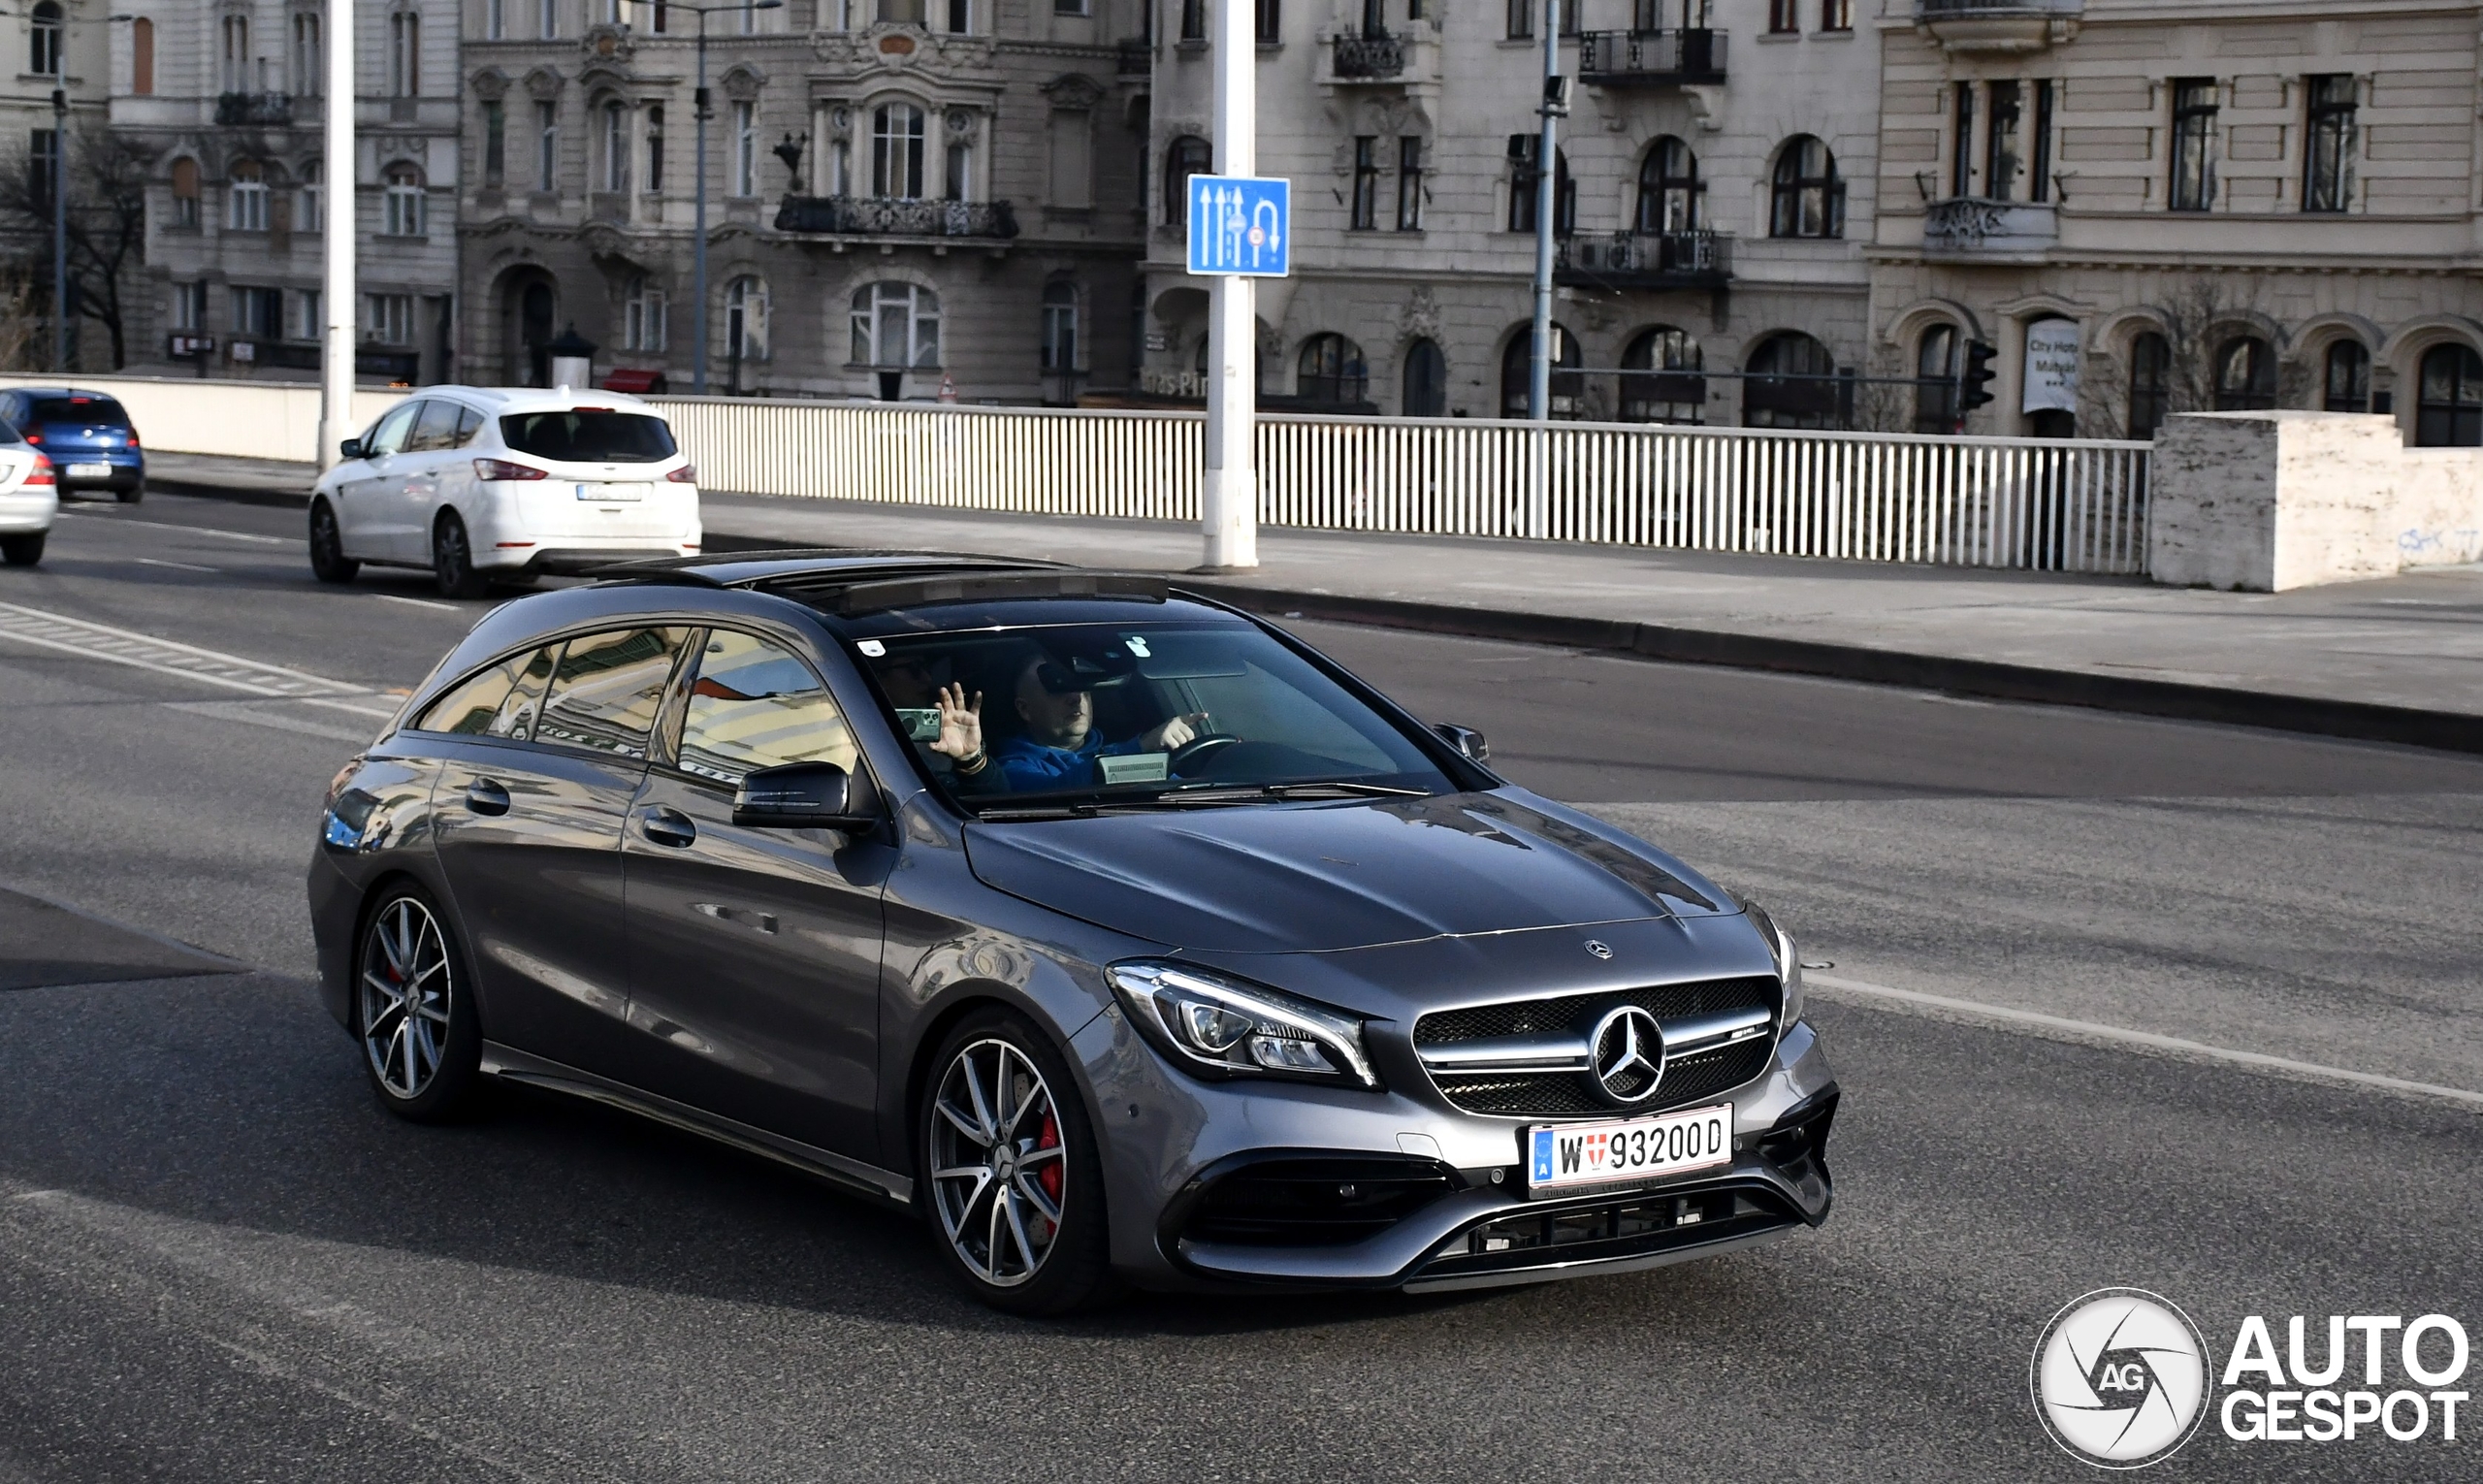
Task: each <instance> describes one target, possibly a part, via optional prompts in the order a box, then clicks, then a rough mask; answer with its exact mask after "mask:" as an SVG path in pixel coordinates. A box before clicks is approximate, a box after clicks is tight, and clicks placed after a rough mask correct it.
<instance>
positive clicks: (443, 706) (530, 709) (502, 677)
mask: <svg viewBox="0 0 2483 1484" xmlns="http://www.w3.org/2000/svg"><path fill="white" fill-rule="evenodd" d="M560 652H561V646H559V645H557V644H555V645H552V646H551V647H549V648H547V649H538V650H535V651H534V652H533V653H532V654H524V655H511V656H509V657H508V658H507V659H505V660H503V661H500V663H498V664H495V665H493V666H492V667H491V668H489V669H486V670H482V671H480V672H478V673H476V674H475V675H473V676H471V677H469V678H468V680H467V681H466V682H465V683H464V684H463V685H459V686H456V687H453V688H452V689H451V690H450V691H449V692H448V694H445V695H442V696H441V697H440V698H439V699H437V700H435V701H434V702H432V703H431V705H430V706H429V707H428V708H427V709H425V711H424V712H423V714H422V718H421V720H419V721H417V722H415V723H414V729H415V730H416V731H444V732H447V733H449V734H450V735H452V736H467V737H509V738H513V739H515V740H517V741H520V742H523V741H525V740H526V737H527V733H528V732H529V731H531V730H532V728H533V726H534V713H535V710H536V708H537V707H539V706H540V705H541V704H542V701H543V683H544V682H545V681H547V680H549V679H551V678H552V661H553V657H554V656H556V655H558V654H559V653H560Z"/></svg>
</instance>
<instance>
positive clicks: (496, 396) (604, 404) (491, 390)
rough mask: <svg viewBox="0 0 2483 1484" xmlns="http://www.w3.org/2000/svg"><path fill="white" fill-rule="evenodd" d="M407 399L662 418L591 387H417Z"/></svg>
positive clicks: (507, 409) (501, 409) (633, 402)
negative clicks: (582, 409)
mask: <svg viewBox="0 0 2483 1484" xmlns="http://www.w3.org/2000/svg"><path fill="white" fill-rule="evenodd" d="M405 396H406V399H407V400H408V401H410V400H412V399H414V398H416V397H454V398H457V399H459V400H460V401H463V402H471V403H480V404H482V405H483V406H485V407H487V408H489V409H490V410H491V411H492V412H493V413H494V414H496V415H497V414H499V413H501V412H565V411H567V410H569V409H570V408H573V407H595V408H597V409H600V410H604V411H610V412H643V413H646V414H647V415H648V416H650V417H661V416H662V415H663V414H662V413H661V411H659V410H657V409H656V408H654V407H652V406H649V405H648V404H647V403H644V402H642V401H640V400H639V399H637V398H635V397H632V396H630V395H629V393H627V392H607V391H605V390H603V389H602V388H600V387H592V386H590V387H539V386H458V385H442V386H418V387H416V388H414V389H413V390H412V391H410V392H408V393H406V394H405Z"/></svg>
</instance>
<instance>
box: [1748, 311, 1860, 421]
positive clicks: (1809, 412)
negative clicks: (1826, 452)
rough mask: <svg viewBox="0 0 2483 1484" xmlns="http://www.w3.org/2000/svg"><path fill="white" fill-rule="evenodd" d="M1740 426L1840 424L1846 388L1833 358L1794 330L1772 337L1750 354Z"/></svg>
mask: <svg viewBox="0 0 2483 1484" xmlns="http://www.w3.org/2000/svg"><path fill="white" fill-rule="evenodd" d="M1749 372H1750V374H1749V376H1748V378H1747V379H1745V380H1744V381H1743V382H1742V423H1743V425H1744V426H1746V427H1751V428H1833V427H1837V426H1838V425H1839V424H1841V423H1842V422H1844V421H1845V418H1844V416H1843V413H1844V409H1845V399H1844V398H1843V396H1842V395H1841V394H1842V393H1843V392H1844V391H1845V390H1846V384H1845V383H1841V382H1839V381H1838V380H1837V379H1836V358H1835V357H1834V356H1832V355H1830V354H1828V349H1827V347H1826V346H1825V345H1822V344H1821V343H1820V342H1819V341H1818V340H1817V339H1812V338H1811V337H1810V336H1807V335H1803V334H1801V333H1800V332H1799V331H1791V330H1789V331H1786V332H1785V333H1784V334H1781V335H1771V336H1769V337H1768V338H1767V339H1764V340H1761V341H1760V342H1759V345H1758V348H1757V350H1754V351H1752V352H1751V357H1750V367H1749Z"/></svg>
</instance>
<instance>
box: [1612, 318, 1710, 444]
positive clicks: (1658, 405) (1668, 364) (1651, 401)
mask: <svg viewBox="0 0 2483 1484" xmlns="http://www.w3.org/2000/svg"><path fill="white" fill-rule="evenodd" d="M1705 367H1706V353H1705V352H1704V351H1702V350H1700V349H1699V348H1698V341H1697V340H1695V339H1692V337H1691V335H1690V333H1689V332H1688V331H1685V330H1676V329H1674V328H1673V327H1672V326H1670V325H1658V326H1656V327H1655V328H1654V329H1652V330H1645V331H1641V332H1639V334H1638V335H1637V336H1636V337H1634V338H1633V339H1631V340H1630V341H1629V344H1628V347H1627V348H1626V349H1624V350H1623V351H1622V352H1621V371H1622V375H1621V397H1620V403H1621V420H1622V421H1623V422H1625V423H1696V422H1703V421H1705V420H1706V416H1707V378H1706V377H1704V376H1701V375H1699V374H1698V372H1699V371H1703V370H1704V369H1705Z"/></svg>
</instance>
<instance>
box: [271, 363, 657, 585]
mask: <svg viewBox="0 0 2483 1484" xmlns="http://www.w3.org/2000/svg"><path fill="white" fill-rule="evenodd" d="M340 451H341V452H342V454H343V455H344V458H343V462H341V463H339V465H337V467H336V468H332V469H330V470H328V471H327V472H326V473H325V474H322V475H320V476H319V482H318V484H317V486H316V487H314V489H313V490H312V493H311V497H310V569H311V570H312V571H313V572H316V573H317V574H318V576H319V579H320V580H321V581H322V582H350V581H352V580H353V576H354V573H355V572H357V571H359V570H360V569H361V566H362V564H364V563H366V562H369V563H371V564H373V565H383V566H412V567H429V568H430V569H431V571H432V573H433V575H434V577H435V579H436V581H437V582H438V584H439V591H440V592H441V593H443V594H445V595H446V596H448V597H482V596H483V592H484V590H485V589H486V588H487V587H488V586H489V585H490V584H491V583H492V582H493V581H494V580H496V579H497V580H500V581H512V580H524V579H527V578H531V577H533V576H534V575H536V574H537V573H541V572H576V571H583V570H586V569H588V568H590V567H596V566H601V565H606V564H608V563H613V562H631V561H643V560H645V559H646V558H649V557H683V556H693V555H695V554H696V553H697V551H698V545H699V539H700V530H699V524H698V483H697V480H698V470H697V469H696V468H694V467H693V466H692V465H691V463H690V461H689V460H688V459H686V458H684V457H683V456H682V453H681V450H680V449H679V447H677V446H676V445H675V444H674V443H673V440H672V430H671V428H670V427H668V426H667V425H666V424H665V423H664V420H663V417H662V414H661V413H659V412H658V411H657V410H656V409H655V408H653V407H651V406H649V405H648V404H647V403H643V402H640V401H639V400H638V399H636V398H634V397H629V396H625V395H623V394H621V393H619V392H599V391H586V392H579V391H574V390H572V389H570V388H568V387H562V388H560V389H559V390H557V391H539V390H533V389H529V388H524V387H470V386H432V387H424V388H423V389H422V390H420V391H418V392H416V393H414V394H413V395H412V396H409V397H407V398H406V399H405V400H404V401H403V402H402V403H398V404H397V405H396V406H394V407H391V408H390V409H389V410H388V411H387V413H386V414H385V415H384V416H382V417H381V418H380V419H379V421H377V422H375V423H373V424H371V431H370V432H368V433H365V434H364V435H363V436H361V437H358V438H349V439H347V440H346V441H345V444H344V446H343V448H342V449H341V450H340Z"/></svg>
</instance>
